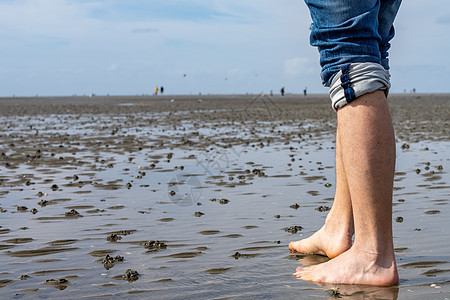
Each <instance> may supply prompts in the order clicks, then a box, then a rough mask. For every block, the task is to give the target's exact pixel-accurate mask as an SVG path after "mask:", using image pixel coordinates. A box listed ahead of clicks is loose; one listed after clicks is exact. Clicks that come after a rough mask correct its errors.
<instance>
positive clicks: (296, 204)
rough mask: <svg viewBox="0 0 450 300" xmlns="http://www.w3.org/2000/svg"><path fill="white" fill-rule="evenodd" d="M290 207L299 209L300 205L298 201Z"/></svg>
mask: <svg viewBox="0 0 450 300" xmlns="http://www.w3.org/2000/svg"><path fill="white" fill-rule="evenodd" d="M289 207H290V208H292V209H299V208H300V205H298V203H295V204H292V205H290V206H289Z"/></svg>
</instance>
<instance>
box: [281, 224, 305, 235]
mask: <svg viewBox="0 0 450 300" xmlns="http://www.w3.org/2000/svg"><path fill="white" fill-rule="evenodd" d="M283 229H284V231H286V232H289V233H292V234H296V233H297V232H299V231H302V230H303V227H302V226H299V225H294V226H291V227H286V228H283Z"/></svg>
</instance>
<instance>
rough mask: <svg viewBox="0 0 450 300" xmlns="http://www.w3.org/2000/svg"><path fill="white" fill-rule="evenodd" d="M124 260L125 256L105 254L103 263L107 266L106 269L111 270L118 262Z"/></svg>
mask: <svg viewBox="0 0 450 300" xmlns="http://www.w3.org/2000/svg"><path fill="white" fill-rule="evenodd" d="M122 261H124V258H123V256H120V255H116V256H115V257H113V256H110V255H109V254H107V255H106V256H105V258H103V260H102V264H103V266H104V267H105V269H106V270H109V269H111V268H112V267H114V265H115V264H116V262H122Z"/></svg>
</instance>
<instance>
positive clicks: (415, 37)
mask: <svg viewBox="0 0 450 300" xmlns="http://www.w3.org/2000/svg"><path fill="white" fill-rule="evenodd" d="M310 23H311V19H310V16H309V12H308V9H307V7H306V5H305V3H304V1H303V0H277V1H274V0H257V1H256V0H147V1H143V0H127V1H123V0H78V1H75V0H0V97H9V96H13V95H14V96H35V95H39V96H64V95H90V94H96V95H142V94H152V93H153V92H154V89H155V86H158V87H160V86H164V92H165V94H199V93H202V94H241V93H262V92H264V93H269V92H270V91H271V90H272V91H273V92H274V93H278V92H279V90H280V88H281V87H282V86H284V87H285V90H286V93H303V90H304V89H305V88H307V89H308V92H309V93H327V92H328V90H327V88H324V87H323V86H322V84H321V80H320V66H319V55H318V52H317V50H316V49H315V48H313V47H311V46H310V45H309V34H310V29H309V27H310ZM395 27H396V32H397V34H396V37H395V38H394V39H393V41H392V48H391V51H390V65H391V75H392V78H391V80H392V89H391V92H393V93H404V92H407V93H408V92H410V91H411V90H412V89H413V88H415V89H416V91H417V92H418V93H450V84H449V78H450V76H449V74H450V58H449V55H448V53H449V52H450V33H449V32H450V1H448V0H427V1H425V0H405V1H403V3H402V6H401V8H400V11H399V14H398V16H397V19H396V22H395Z"/></svg>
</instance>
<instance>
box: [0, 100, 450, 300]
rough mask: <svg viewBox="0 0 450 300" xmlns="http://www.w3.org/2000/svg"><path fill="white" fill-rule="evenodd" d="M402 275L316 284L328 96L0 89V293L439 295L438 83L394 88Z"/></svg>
mask: <svg viewBox="0 0 450 300" xmlns="http://www.w3.org/2000/svg"><path fill="white" fill-rule="evenodd" d="M390 106H391V110H392V115H393V119H394V123H395V130H396V135H397V166H396V177H395V191H394V213H393V222H394V243H395V247H396V255H397V262H398V265H399V272H400V278H401V281H400V285H399V286H398V287H392V288H374V287H364V286H335V285H331V286H328V285H325V286H319V285H316V284H313V283H307V282H304V281H301V280H298V279H296V278H295V277H293V276H292V275H291V274H292V272H293V271H294V270H295V268H296V267H297V266H298V265H299V263H300V264H306V265H308V264H314V263H319V262H322V261H324V259H325V258H324V257H321V256H313V255H292V254H290V253H289V250H288V247H287V245H288V243H289V241H291V240H296V239H299V238H301V237H306V236H309V235H311V234H312V233H313V232H315V230H317V229H318V228H320V226H321V225H322V223H323V222H324V219H325V217H326V213H327V210H328V209H329V207H331V205H332V200H333V195H334V181H335V174H334V172H335V169H334V147H335V144H334V131H335V128H336V124H335V123H336V120H335V117H336V116H335V113H334V112H333V111H332V110H331V109H330V107H329V101H328V99H327V97H326V96H321V95H313V96H308V97H303V96H294V95H288V96H285V97H272V98H269V97H267V96H262V95H260V96H255V95H244V96H242V95H241V96H159V97H155V96H153V97H138V96H136V97H119V96H117V97H92V98H89V97H61V98H57V97H56V98H12V99H6V98H4V99H0V126H1V128H2V130H1V131H0V140H1V143H0V145H1V146H0V266H1V269H0V297H1V298H2V299H5V298H13V299H16V298H17V299H28V298H29V299H34V298H51V299H61V298H63V299H64V298H67V299H70V298H80V297H104V298H123V297H127V298H162V299H179V298H184V299H191V298H196V299H214V298H238V299H242V298H244V299H254V298H294V297H295V298H300V299H310V298H311V297H318V298H325V299H327V298H337V297H344V298H348V299H446V298H450V254H449V249H450V242H449V241H448V236H449V225H450V223H449V221H448V219H449V218H448V216H449V214H450V209H449V207H450V206H449V201H450V176H449V173H448V170H449V168H450V165H449V160H450V158H449V157H450V156H449V150H448V149H449V146H450V126H449V116H450V96H449V95H393V96H391V98H390Z"/></svg>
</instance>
